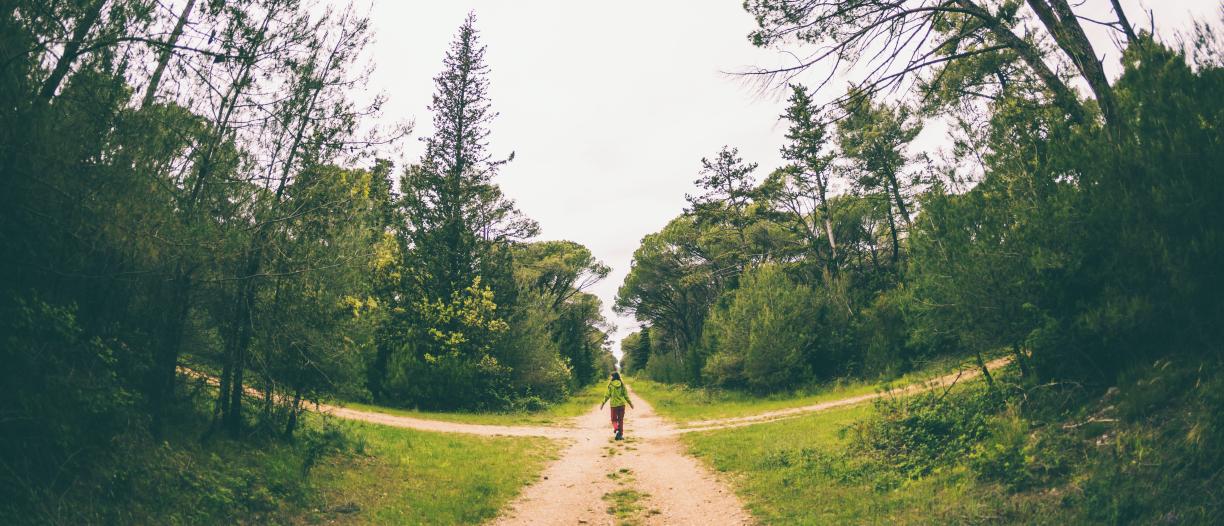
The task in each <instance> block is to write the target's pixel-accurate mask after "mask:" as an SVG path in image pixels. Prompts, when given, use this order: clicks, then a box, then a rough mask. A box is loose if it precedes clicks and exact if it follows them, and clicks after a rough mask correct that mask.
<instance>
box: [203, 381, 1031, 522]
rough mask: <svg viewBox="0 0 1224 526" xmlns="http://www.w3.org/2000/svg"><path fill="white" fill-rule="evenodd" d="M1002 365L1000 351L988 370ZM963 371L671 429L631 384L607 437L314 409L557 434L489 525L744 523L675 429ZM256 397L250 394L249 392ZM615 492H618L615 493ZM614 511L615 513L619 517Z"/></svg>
mask: <svg viewBox="0 0 1224 526" xmlns="http://www.w3.org/2000/svg"><path fill="white" fill-rule="evenodd" d="M1008 362H1010V359H1008V358H1001V359H998V360H994V361H991V362H989V363H987V364H986V365H987V367H988V368H989V369H996V368H999V367H1002V366H1004V365H1006V364H1007V363H1008ZM183 372H184V374H187V375H190V376H196V377H201V378H203V379H204V380H205V381H208V382H210V383H215V382H216V379H215V378H211V377H209V376H207V375H204V374H202V373H199V372H196V371H193V370H190V369H185V368H184V369H183ZM980 374H981V372H980V371H978V370H976V369H966V370H962V371H959V372H955V373H952V374H948V375H945V376H941V377H938V378H935V379H932V380H930V381H927V382H924V383H919V384H913V385H909V386H905V387H902V388H899V389H894V390H891V391H887V392H876V393H871V394H865V395H860V396H854V397H849V398H843V399H840V400H833V401H827V402H821V403H817V404H811V405H807V406H802V407H793V408H788V409H781V410H776V411H769V412H765V413H758V414H755V415H750V416H743V417H732V418H723V419H717V420H704V421H696V422H688V423H687V426H686V427H676V426H674V425H672V424H671V423H670V422H668V421H667V420H665V419H663V418H662V417H660V416H658V415H657V414H656V413H655V411H654V409H653V408H652V407H651V406H650V404H649V403H647V402H646V401H645V400H642V399H641V398H640V397H639V396H637V394H636V393H633V392H632V391H630V398H631V399H632V400H633V403H634V405H635V406H636V409H630V410H629V411H628V414H627V415H626V425H625V436H626V440H624V441H613V440H612V428H611V425H610V422H609V416H608V412H607V410H606V409H599V408H598V407H594V406H593V407H592V408H591V411H589V412H587V413H586V414H585V415H583V416H580V417H578V418H576V419H574V421H573V424H572V425H571V426H570V427H543V426H499V425H482V424H465V423H456V422H442V421H437V420H427V419H422V418H414V417H409V416H399V415H390V414H386V413H378V412H372V411H361V410H356V409H350V408H346V407H340V406H332V405H325V404H320V405H319V406H316V409H317V410H319V411H320V412H324V413H330V414H332V415H334V416H337V417H340V418H346V419H351V420H362V421H366V422H373V423H376V424H382V425H388V426H394V427H405V428H412V429H420V430H425V431H436V432H444V433H469V434H475V435H490V436H496V435H503V436H540V437H548V438H554V439H561V440H563V441H565V444H566V446H565V449H564V451H563V452H562V453H561V455H560V458H558V459H557V460H555V461H554V462H553V463H552V464H551V465H549V466H548V467H547V468H546V469H545V471H544V472H543V473H542V474H541V475H540V478H539V479H538V480H537V481H536V482H535V483H533V484H532V485H530V486H528V487H527V488H525V489H524V490H523V492H522V493H521V494H520V495H519V496H518V498H516V499H515V500H514V501H513V502H512V503H510V505H509V506H507V507H506V509H504V510H503V511H502V513H501V515H500V516H499V517H498V518H497V519H495V520H494V521H493V524H496V525H541V524H542V525H576V524H588V525H610V524H615V523H617V522H627V520H626V519H628V521H632V522H633V523H636V524H646V525H680V526H684V525H701V526H704V525H707V524H720V525H721V524H727V525H734V524H750V523H752V519H751V516H750V515H749V514H748V513H747V512H746V511H745V510H744V507H743V504H742V503H741V502H740V500H739V498H738V497H737V496H736V495H735V493H734V492H732V491H731V489H730V488H728V487H727V485H726V484H724V483H723V482H722V481H721V480H719V479H718V477H716V476H715V475H714V474H713V473H711V472H710V471H709V470H708V469H706V468H705V466H703V465H702V464H701V463H700V462H699V461H697V460H696V459H694V458H693V457H690V456H688V455H686V454H685V451H684V447H683V445H682V444H680V442H679V436H680V435H681V434H682V433H688V432H693V431H707V430H712V429H724V428H730V427H741V426H747V425H753V424H761V423H765V422H772V421H776V420H781V419H786V418H792V417H797V416H801V415H804V414H808V413H813V412H819V411H824V410H828V409H832V408H835V407H841V406H846V405H851V404H858V403H862V402H866V401H868V400H872V399H875V398H879V397H881V396H886V395H889V394H914V393H917V392H921V391H926V390H930V389H937V388H940V387H945V386H949V385H952V384H954V383H956V382H957V381H960V380H968V379H970V378H973V377H975V376H978V375H980ZM254 394H256V395H257V394H258V393H254ZM618 496H620V497H622V498H621V499H618V498H617V497H618ZM616 513H620V515H619V516H618V515H617V514H616Z"/></svg>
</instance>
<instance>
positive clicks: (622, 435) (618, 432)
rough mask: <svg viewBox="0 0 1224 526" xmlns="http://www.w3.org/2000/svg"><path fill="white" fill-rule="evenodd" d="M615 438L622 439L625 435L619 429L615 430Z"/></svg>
mask: <svg viewBox="0 0 1224 526" xmlns="http://www.w3.org/2000/svg"><path fill="white" fill-rule="evenodd" d="M616 439H617V440H624V439H625V435H624V434H622V433H621V432H620V431H617V432H616Z"/></svg>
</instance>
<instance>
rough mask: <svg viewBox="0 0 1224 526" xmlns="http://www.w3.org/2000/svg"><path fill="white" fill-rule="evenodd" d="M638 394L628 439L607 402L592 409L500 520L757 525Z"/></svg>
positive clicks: (511, 522) (519, 522)
mask: <svg viewBox="0 0 1224 526" xmlns="http://www.w3.org/2000/svg"><path fill="white" fill-rule="evenodd" d="M630 396H631V399H632V400H633V404H634V405H635V406H636V409H629V410H628V411H627V415H626V419H625V420H626V423H625V437H626V440H624V441H621V442H617V441H614V440H612V428H611V424H610V422H609V416H608V410H607V408H604V409H602V410H600V409H598V408H592V411H591V412H589V413H587V414H586V415H583V416H582V417H580V418H579V419H578V420H577V421H576V426H577V428H576V429H575V430H573V432H574V435H573V436H572V437H571V439H570V440H571V442H570V444H569V446H568V447H567V448H566V449H565V451H564V452H563V453H562V454H561V457H560V458H559V459H557V461H555V462H553V464H552V465H551V466H549V467H548V468H547V469H546V470H545V471H544V473H542V474H541V477H540V479H539V480H538V481H537V482H536V483H535V484H532V485H531V486H528V487H527V488H526V489H524V491H523V493H522V494H520V495H519V497H518V498H517V499H516V500H515V501H514V502H513V503H511V505H510V506H509V507H508V508H507V510H506V511H505V512H504V513H503V514H502V516H501V517H500V518H499V519H498V520H496V521H494V523H493V524H496V525H504V526H505V525H535V524H555V525H573V524H592V525H610V524H617V523H621V522H627V523H631V524H644V525H655V524H659V525H663V524H666V525H703V526H704V525H708V524H720V525H721V524H727V525H734V524H750V523H751V520H750V518H749V515H748V513H747V512H746V511H744V507H743V505H742V504H741V503H740V501H739V498H738V497H736V496H735V493H734V492H732V491H731V489H730V488H728V487H727V486H726V485H725V484H723V483H722V482H721V481H719V480H718V479H717V478H716V477H715V476H714V475H713V474H712V473H710V472H709V471H708V470H707V469H705V467H704V466H702V465H701V464H700V463H699V462H698V461H697V460H696V459H694V458H692V457H690V456H687V455H685V454H684V447H683V445H681V444H680V443H679V441H678V440H677V433H676V429H675V428H673V427H672V426H671V424H669V423H668V422H667V421H665V420H664V419H663V418H661V417H659V416H658V415H656V414H655V412H654V409H653V408H651V407H650V404H648V403H646V402H645V401H643V400H642V399H641V398H639V397H638V396H637V395H636V394H633V393H630Z"/></svg>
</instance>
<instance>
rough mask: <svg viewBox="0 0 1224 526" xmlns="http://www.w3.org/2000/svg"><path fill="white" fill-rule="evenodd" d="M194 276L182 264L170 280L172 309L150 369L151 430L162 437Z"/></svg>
mask: <svg viewBox="0 0 1224 526" xmlns="http://www.w3.org/2000/svg"><path fill="white" fill-rule="evenodd" d="M190 292H191V276H190V275H189V274H188V273H186V272H184V271H183V269H182V268H181V266H179V267H176V268H175V269H174V278H173V280H172V282H171V284H170V298H171V300H170V302H169V304H170V305H171V306H172V307H171V311H170V312H169V313H167V318H166V320H165V322H164V324H163V329H162V337H161V339H160V342H159V346H158V348H157V350H156V352H155V354H154V358H153V369H152V370H151V371H150V389H149V401H150V402H151V405H152V407H151V412H152V417H153V418H152V420H151V422H150V423H151V426H150V431H151V432H152V433H153V437H154V438H161V433H162V427H163V423H164V417H165V413H166V406H167V404H168V403H169V402H170V401H171V400H173V399H174V380H175V375H176V374H178V372H177V369H178V357H179V350H180V349H181V348H182V343H183V332H184V327H185V326H186V324H187V316H188V314H189V313H190V311H191V308H190V305H191V304H190V298H189V296H190Z"/></svg>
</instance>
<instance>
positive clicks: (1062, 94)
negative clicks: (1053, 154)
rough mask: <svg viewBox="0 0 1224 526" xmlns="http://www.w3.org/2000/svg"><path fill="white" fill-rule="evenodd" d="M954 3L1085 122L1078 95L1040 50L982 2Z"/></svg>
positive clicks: (1070, 113) (963, 0) (1063, 106)
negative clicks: (1009, 49) (982, 4)
mask: <svg viewBox="0 0 1224 526" xmlns="http://www.w3.org/2000/svg"><path fill="white" fill-rule="evenodd" d="M955 1H956V3H957V5H958V6H960V7H961V8H962V9H964V10H966V11H968V12H970V13H972V15H973V16H975V17H976V18H977V19H978V20H981V21H982V23H983V24H984V25H985V26H986V29H987V30H989V31H990V33H991V34H992V35H994V36H995V38H997V39H999V42H1000V43H1001V44H1004V45H1006V46H1007V47H1009V48H1011V49H1012V50H1013V51H1015V52H1016V54H1017V55H1019V57H1020V59H1021V60H1023V61H1024V63H1025V64H1026V65H1028V67H1029V68H1030V69H1032V70H1033V73H1034V74H1035V75H1037V78H1039V79H1041V82H1042V83H1043V84H1045V86H1046V88H1047V89H1049V90H1050V93H1051V94H1052V95H1053V97H1054V104H1055V105H1057V106H1058V107H1059V108H1061V109H1062V110H1063V112H1065V113H1066V114H1067V115H1068V116H1069V117H1071V120H1073V121H1075V122H1078V123H1086V122H1088V116H1087V114H1086V113H1085V112H1084V105H1083V104H1082V103H1081V102H1080V100H1079V97H1078V96H1076V94H1075V91H1073V90H1072V89H1071V88H1070V87H1069V86H1067V84H1066V83H1065V82H1063V81H1062V79H1060V78H1058V75H1057V74H1056V73H1054V71H1053V70H1051V69H1050V67H1049V66H1048V65H1046V63H1045V60H1043V59H1042V56H1041V51H1040V50H1038V49H1037V48H1036V47H1034V46H1033V45H1031V44H1029V43H1028V42H1026V41H1025V40H1024V39H1023V38H1020V37H1019V36H1017V35H1016V34H1015V33H1013V32H1012V31H1011V30H1010V29H1008V28H1007V26H1005V25H1003V22H1002V21H1001V20H999V19H998V18H997V17H995V16H994V15H992V14H990V12H989V11H987V10H986V9H985V8H983V7H982V6H980V5H978V4H976V3H975V2H973V1H972V0H955Z"/></svg>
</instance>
